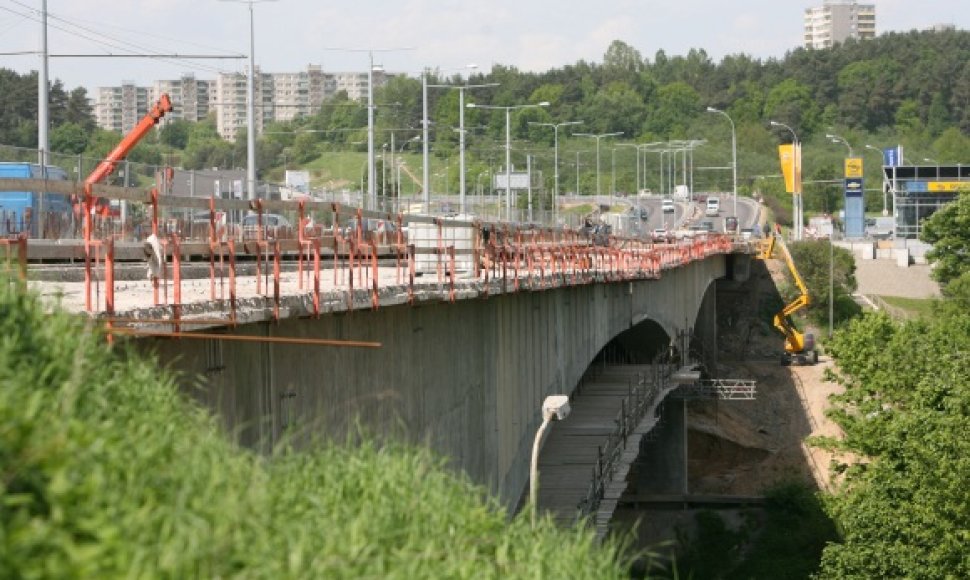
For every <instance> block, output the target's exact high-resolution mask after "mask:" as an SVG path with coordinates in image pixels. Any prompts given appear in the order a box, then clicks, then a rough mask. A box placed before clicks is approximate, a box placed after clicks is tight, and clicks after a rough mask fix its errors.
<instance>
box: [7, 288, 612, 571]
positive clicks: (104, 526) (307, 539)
mask: <svg viewBox="0 0 970 580" xmlns="http://www.w3.org/2000/svg"><path fill="white" fill-rule="evenodd" d="M0 286H2V288H0V337H3V338H2V339H0V577H3V578H74V577H82V578H83V577H89V578H90V577H97V578H115V577H131V578H136V577H168V578H175V577H177V578H186V577H204V578H216V577H235V576H242V577H247V578H248V577H253V578H287V577H326V578H360V577H370V578H447V577H455V578H461V577H465V578H472V577H474V578H512V577H523V578H540V577H545V578H564V577H579V578H611V577H614V578H615V577H622V576H624V575H625V569H624V568H625V567H624V563H623V562H622V561H621V558H620V554H619V549H618V548H617V547H616V546H615V545H612V544H607V545H605V546H599V545H597V544H596V542H595V540H594V539H593V536H592V534H591V533H589V532H588V531H582V530H578V529H577V530H559V529H556V528H555V526H554V525H553V524H552V523H551V522H550V521H543V522H542V523H541V525H540V527H539V529H538V530H535V531H534V530H532V529H531V527H530V525H529V522H528V519H527V518H516V519H514V520H512V521H509V520H508V519H507V518H506V514H505V513H504V512H503V511H502V510H501V509H500V508H499V507H498V506H497V505H496V504H495V503H494V502H493V501H490V500H488V499H486V498H485V494H484V491H483V490H482V489H481V488H478V487H475V486H473V485H471V484H470V483H469V482H468V481H466V480H465V479H463V478H461V477H458V476H456V475H454V474H453V473H451V472H449V471H447V470H446V469H444V467H443V464H442V462H441V461H440V460H438V459H436V458H434V457H433V456H432V455H431V454H430V453H429V452H427V451H425V450H420V449H408V448H404V447H399V446H394V445H390V446H383V447H378V446H377V445H374V444H364V445H361V446H356V447H353V448H350V447H341V446H333V445H331V446H324V445H321V447H320V449H319V450H317V451H313V452H293V451H286V450H281V451H280V452H279V453H277V454H276V455H274V456H273V457H271V458H263V457H259V456H257V455H255V454H252V453H250V452H248V451H246V450H241V449H238V448H236V447H235V446H234V445H233V444H231V443H230V442H229V441H228V439H227V438H226V437H224V435H223V433H221V432H220V430H219V428H218V427H217V425H216V421H214V420H213V418H212V417H210V416H209V415H208V414H207V413H206V412H205V411H203V410H201V409H200V408H198V407H196V406H195V405H194V404H193V403H191V402H190V401H188V400H187V399H185V398H183V397H182V396H180V394H179V393H178V391H177V389H176V385H175V382H174V380H173V378H172V376H170V375H168V374H165V373H164V372H160V371H159V370H158V368H157V367H156V366H155V365H154V364H153V363H152V361H150V360H147V359H145V358H143V357H140V356H137V355H135V354H134V353H133V352H127V351H125V349H124V348H123V347H115V349H113V350H112V349H109V348H107V347H106V343H105V340H104V337H103V336H102V335H101V334H100V333H99V332H98V331H97V330H95V329H94V328H93V327H91V326H90V325H89V324H86V323H84V322H83V321H81V320H80V319H78V318H77V317H73V316H70V315H66V314H61V313H55V314H49V313H45V312H44V310H43V309H42V308H41V307H40V306H39V305H38V303H37V301H36V300H35V298H33V297H31V296H29V295H24V294H22V293H19V292H18V291H16V289H14V288H12V287H11V286H9V285H8V284H6V283H3V284H0Z"/></svg>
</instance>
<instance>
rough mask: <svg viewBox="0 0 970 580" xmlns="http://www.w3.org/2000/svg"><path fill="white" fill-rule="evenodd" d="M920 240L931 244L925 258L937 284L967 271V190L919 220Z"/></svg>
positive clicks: (969, 264)
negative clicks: (926, 218)
mask: <svg viewBox="0 0 970 580" xmlns="http://www.w3.org/2000/svg"><path fill="white" fill-rule="evenodd" d="M920 239H921V240H923V241H924V242H926V243H927V244H932V246H933V249H932V250H930V251H929V252H927V254H926V259H927V260H929V261H930V262H931V263H932V264H933V265H934V268H933V278H934V279H935V280H936V281H938V282H939V283H940V284H943V285H944V286H945V285H947V284H948V283H950V281H952V280H954V279H956V278H958V277H960V276H961V275H963V274H964V273H965V272H967V271H970V193H962V194H960V195H959V196H958V197H957V199H956V200H955V201H953V202H952V203H949V204H947V205H945V206H943V207H942V208H941V209H940V210H939V211H937V212H936V213H934V214H933V215H932V216H930V218H929V219H928V220H926V221H925V222H923V231H922V233H921V234H920Z"/></svg>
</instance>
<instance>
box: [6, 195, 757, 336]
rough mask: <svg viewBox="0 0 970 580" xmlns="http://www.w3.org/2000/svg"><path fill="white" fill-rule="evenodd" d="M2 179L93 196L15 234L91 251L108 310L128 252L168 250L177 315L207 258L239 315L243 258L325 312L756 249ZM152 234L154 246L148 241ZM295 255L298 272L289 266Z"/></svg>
mask: <svg viewBox="0 0 970 580" xmlns="http://www.w3.org/2000/svg"><path fill="white" fill-rule="evenodd" d="M0 190H9V191H46V192H50V193H52V194H58V195H64V196H67V197H68V198H70V199H72V207H80V208H81V210H80V211H79V212H77V213H76V214H75V215H72V220H73V222H72V225H73V227H74V230H75V232H77V231H79V232H80V236H81V237H80V239H78V238H74V239H62V240H59V241H58V242H57V243H56V244H52V243H51V242H50V241H49V240H46V239H34V238H28V237H27V236H26V232H21V233H19V234H14V233H10V232H8V233H7V234H6V235H5V236H4V237H7V238H11V237H13V238H17V239H24V240H25V241H24V242H23V244H24V245H25V249H24V252H25V253H26V255H27V256H28V257H31V256H34V255H44V256H46V257H47V258H48V259H49V260H56V259H57V258H58V257H62V258H63V257H64V256H69V257H71V258H72V259H73V260H76V261H82V262H83V263H84V283H85V291H84V292H85V304H84V308H85V309H86V310H88V311H90V312H99V313H106V314H107V315H109V316H110V315H112V314H113V313H115V312H116V311H117V310H118V309H117V308H116V300H115V299H116V294H117V292H118V288H117V287H116V286H117V285H116V283H115V281H116V280H117V272H116V268H117V265H118V263H119V262H121V261H124V260H131V259H137V260H142V261H143V260H145V259H146V258H147V259H148V260H149V262H150V263H151V262H152V261H154V262H156V271H155V272H154V274H153V276H152V277H153V278H154V280H153V284H154V286H155V288H154V292H153V300H152V303H151V304H150V305H154V306H162V305H164V306H167V307H168V308H170V314H171V316H172V318H173V319H175V320H177V319H179V318H180V316H181V315H180V311H181V307H182V306H183V305H184V302H183V301H182V300H181V295H182V294H183V293H182V292H181V285H182V280H183V279H184V277H185V268H184V263H185V262H186V261H188V260H193V261H194V262H196V266H197V265H198V264H197V263H198V262H199V261H208V277H209V282H210V288H211V292H210V293H209V294H208V296H207V297H205V300H208V301H219V302H221V303H224V304H226V305H227V307H228V310H227V313H226V314H227V318H228V319H229V321H230V322H234V321H235V320H236V307H237V300H238V299H240V298H242V297H243V295H242V294H241V293H240V292H237V288H236V286H237V281H238V278H239V277H240V276H241V275H242V273H241V271H240V266H241V264H242V263H243V262H245V263H246V264H247V267H248V268H249V270H247V272H248V273H247V275H248V276H252V275H253V274H255V275H256V288H255V293H256V295H259V296H263V297H267V298H270V299H271V300H272V301H273V304H274V306H275V308H274V313H277V315H278V311H279V306H280V300H281V297H282V296H283V295H289V294H292V293H294V292H295V293H299V294H304V295H311V297H312V304H313V306H312V309H313V314H314V315H319V314H320V313H321V301H322V300H321V296H323V295H324V294H326V296H330V297H332V296H335V295H345V296H346V301H347V305H348V307H349V308H353V307H355V306H354V303H355V302H354V301H355V295H356V293H358V292H366V293H368V294H369V297H370V300H369V302H370V304H371V306H372V307H374V308H377V307H378V305H379V303H380V300H379V294H380V291H381V290H382V289H383V288H386V287H389V286H395V287H398V288H401V289H404V290H406V292H407V293H408V299H409V300H413V297H414V293H415V290H416V288H417V287H419V286H423V285H427V284H433V285H436V287H437V288H443V289H445V290H446V293H447V295H448V297H449V298H450V299H452V300H454V298H455V292H456V283H457V284H460V283H461V281H462V280H464V281H467V282H475V281H478V282H483V283H484V286H483V288H484V291H485V292H488V291H489V288H490V283H501V289H502V291H505V292H511V291H518V290H520V289H530V290H536V289H544V288H551V287H557V286H566V285H577V284H586V283H591V282H598V281H606V282H610V281H623V280H637V279H653V278H659V277H660V276H661V274H662V272H663V271H664V270H667V269H671V268H677V267H681V266H683V265H685V264H687V263H689V262H691V261H695V260H703V259H705V258H707V257H709V256H711V255H714V254H727V253H737V252H752V251H753V249H752V248H750V247H749V246H748V245H747V243H746V242H743V241H740V240H735V239H732V238H729V237H726V236H722V235H704V236H699V237H696V238H691V239H684V240H679V241H667V240H665V241H664V243H654V242H653V241H651V240H649V239H644V238H630V237H622V236H613V235H605V234H602V233H599V234H596V233H593V232H590V231H588V230H586V229H576V228H548V227H541V226H537V225H535V224H530V223H514V222H503V221H484V220H482V219H479V218H477V217H467V218H464V219H461V218H460V217H459V218H453V219H448V218H441V217H434V216H427V215H418V214H403V213H397V214H392V213H387V212H376V211H371V210H364V209H362V208H359V207H349V206H343V205H341V204H339V203H324V202H310V201H282V200H253V201H244V200H225V199H216V198H215V197H209V198H184V197H174V196H161V195H159V193H158V191H157V190H155V189H151V190H143V189H134V188H123V187H116V186H103V185H101V186H94V187H92V188H91V190H90V193H89V194H87V195H86V194H85V193H84V191H83V190H82V189H81V188H80V186H78V185H77V184H74V183H72V182H67V181H47V180H37V179H33V180H24V179H0ZM102 199H108V200H120V201H126V202H131V203H138V204H142V205H143V206H144V208H145V212H146V213H145V219H144V220H143V222H141V223H140V224H139V225H138V227H137V229H136V230H135V231H134V232H129V231H124V230H118V229H116V228H115V227H114V224H113V222H112V220H111V218H110V217H103V216H101V215H99V214H98V212H97V207H98V204H99V200H102ZM164 210H170V211H188V212H190V213H191V214H192V215H193V216H194V217H193V219H191V220H175V221H172V220H171V218H167V217H165V216H166V215H170V214H166V212H165V211H164ZM233 212H239V213H243V212H244V213H245V214H246V217H245V219H244V220H243V221H242V222H241V223H240V224H239V225H238V227H232V224H230V223H229V222H228V221H227V220H225V219H224V216H226V215H228V214H230V213H233ZM150 235H153V236H154V238H153V239H154V240H156V246H154V247H149V245H148V244H146V239H147V238H148V236H150ZM44 252H46V254H45V253H44ZM152 254H155V255H154V256H152ZM294 263H295V266H296V268H295V269H296V275H295V279H293V278H294V276H293V273H292V272H290V270H292V269H293V265H294ZM252 266H255V270H253V269H252ZM264 281H265V282H264ZM287 284H291V285H293V284H295V286H293V287H289V286H287ZM130 286H131V284H125V287H126V288H127V287H130ZM169 287H171V291H169V290H168V289H169ZM159 288H161V289H162V292H159ZM144 306H149V304H145V305H144ZM126 309H130V308H126Z"/></svg>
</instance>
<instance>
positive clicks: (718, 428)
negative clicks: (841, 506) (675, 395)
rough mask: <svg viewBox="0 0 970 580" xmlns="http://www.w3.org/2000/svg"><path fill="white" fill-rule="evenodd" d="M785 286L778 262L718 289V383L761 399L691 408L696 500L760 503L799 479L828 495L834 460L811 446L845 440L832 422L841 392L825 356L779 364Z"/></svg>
mask: <svg viewBox="0 0 970 580" xmlns="http://www.w3.org/2000/svg"><path fill="white" fill-rule="evenodd" d="M781 280H782V272H781V269H780V268H779V265H778V263H777V261H768V262H761V261H755V262H754V264H753V268H752V275H751V278H750V279H749V280H748V281H746V282H744V283H734V282H724V283H720V284H719V287H718V302H717V311H718V344H719V345H720V348H719V352H718V369H717V371H716V372H717V376H719V377H723V378H738V379H755V380H757V382H758V386H757V397H756V399H755V400H754V401H694V402H692V403H691V404H690V409H689V417H688V424H689V439H688V445H689V452H688V457H689V458H690V465H689V470H690V471H689V477H690V489H691V493H693V494H699V495H706V494H711V495H760V494H761V493H762V492H763V491H764V490H765V489H766V488H768V487H771V486H772V485H773V484H775V483H778V482H781V481H790V480H792V479H796V480H802V481H805V482H808V483H812V482H813V483H814V485H816V486H817V487H819V488H820V489H828V488H829V485H830V469H829V467H830V462H831V459H832V457H831V455H830V454H829V453H827V452H824V451H822V450H819V449H816V448H812V447H809V446H807V445H806V444H805V439H806V437H808V436H810V435H828V436H839V435H840V431H839V429H838V427H837V426H836V425H835V424H834V423H832V422H831V421H830V420H828V419H827V418H826V417H825V409H826V408H827V406H828V398H829V395H831V394H832V393H835V392H837V391H839V389H840V387H839V385H838V384H836V383H833V382H829V381H826V380H825V369H826V368H828V367H829V366H830V365H831V361H830V359H829V358H828V357H826V356H822V357H821V358H820V361H819V364H817V365H814V366H782V365H781V364H780V359H781V353H782V352H783V340H782V338H781V335H780V334H779V333H778V332H777V331H776V330H775V329H774V328H773V327H772V326H771V316H772V314H773V313H774V312H776V311H777V310H778V309H779V308H780V306H781V304H782V300H781V298H780V296H779V295H778V291H777V286H776V283H777V284H778V285H780V284H781ZM776 281H777V282H776Z"/></svg>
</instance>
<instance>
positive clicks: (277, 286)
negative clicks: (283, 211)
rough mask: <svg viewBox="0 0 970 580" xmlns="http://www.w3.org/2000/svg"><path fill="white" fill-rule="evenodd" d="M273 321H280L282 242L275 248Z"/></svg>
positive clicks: (276, 244) (277, 243)
mask: <svg viewBox="0 0 970 580" xmlns="http://www.w3.org/2000/svg"><path fill="white" fill-rule="evenodd" d="M273 320H275V321H277V322H279V320H280V241H279V240H276V243H275V244H274V246H273Z"/></svg>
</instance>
